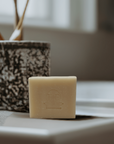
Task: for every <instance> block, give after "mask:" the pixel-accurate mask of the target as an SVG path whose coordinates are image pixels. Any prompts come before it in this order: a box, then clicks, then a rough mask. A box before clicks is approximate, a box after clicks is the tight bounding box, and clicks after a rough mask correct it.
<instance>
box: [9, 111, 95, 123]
mask: <svg viewBox="0 0 114 144" xmlns="http://www.w3.org/2000/svg"><path fill="white" fill-rule="evenodd" d="M11 116H12V117H15V118H24V119H25V118H27V119H29V118H30V116H29V113H22V112H21V113H20V112H19V113H15V112H14V113H13V114H11ZM93 118H94V117H92V116H79V115H78V116H76V117H75V118H74V119H59V118H54V119H53V118H51V119H49V118H43V120H59V121H83V120H89V119H93ZM30 119H37V118H30Z"/></svg>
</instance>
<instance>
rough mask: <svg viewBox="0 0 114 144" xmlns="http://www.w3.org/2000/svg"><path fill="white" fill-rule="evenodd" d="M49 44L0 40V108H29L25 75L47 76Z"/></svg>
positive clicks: (23, 110)
mask: <svg viewBox="0 0 114 144" xmlns="http://www.w3.org/2000/svg"><path fill="white" fill-rule="evenodd" d="M49 58H50V44H49V43H46V42H34V41H30V42H29V41H13V42H9V41H0V109H4V110H10V111H21V112H28V111H29V100H28V98H29V97H28V78H29V77H31V76H49V74H50V62H49Z"/></svg>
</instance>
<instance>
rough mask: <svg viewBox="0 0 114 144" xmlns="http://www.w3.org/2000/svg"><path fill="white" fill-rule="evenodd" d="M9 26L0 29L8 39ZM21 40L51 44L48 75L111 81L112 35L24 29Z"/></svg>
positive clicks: (113, 76)
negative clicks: (49, 73)
mask: <svg viewBox="0 0 114 144" xmlns="http://www.w3.org/2000/svg"><path fill="white" fill-rule="evenodd" d="M12 31H13V27H12V26H7V25H0V32H1V33H2V34H3V36H4V37H5V38H6V39H8V38H9V37H10V35H11V33H12ZM24 40H38V41H49V42H50V43H51V75H76V76H77V77H78V80H114V34H113V33H104V32H97V33H93V34H87V33H85V34H84V33H73V32H68V31H60V30H49V29H41V28H30V27H25V28H24Z"/></svg>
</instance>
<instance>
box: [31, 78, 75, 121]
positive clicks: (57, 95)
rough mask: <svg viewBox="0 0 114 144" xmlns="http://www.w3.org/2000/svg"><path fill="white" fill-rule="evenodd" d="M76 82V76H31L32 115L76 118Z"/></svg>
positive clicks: (37, 116) (33, 116) (35, 116)
mask: <svg viewBox="0 0 114 144" xmlns="http://www.w3.org/2000/svg"><path fill="white" fill-rule="evenodd" d="M76 82H77V78H76V77H75V76H68V77H30V78H29V109H30V117H31V118H61V119H65V118H67V119H71V118H75V108H76Z"/></svg>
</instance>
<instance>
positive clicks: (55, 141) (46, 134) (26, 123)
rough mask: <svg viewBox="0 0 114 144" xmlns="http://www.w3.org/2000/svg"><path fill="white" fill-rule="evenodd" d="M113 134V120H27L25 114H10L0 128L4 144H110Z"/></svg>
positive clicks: (113, 139)
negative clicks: (9, 143)
mask: <svg viewBox="0 0 114 144" xmlns="http://www.w3.org/2000/svg"><path fill="white" fill-rule="evenodd" d="M8 113H9V112H7V115H8ZM113 135H114V118H98V117H77V118H76V119H74V120H60V119H31V118H29V114H27V113H17V112H13V113H10V114H9V116H8V117H7V118H6V120H5V121H4V124H3V126H1V127H0V140H1V142H3V143H4V144H6V143H7V142H8V141H10V142H11V143H15V142H16V144H18V143H21V144H24V143H25V142H26V143H28V144H29V143H31V142H32V143H33V144H34V143H40V144H47V143H50V144H71V143H72V144H75V143H79V144H82V143H87V144H89V143H90V144H91V143H92V144H94V143H95V144H96V143H100V144H102V143H103V144H104V143H105V144H111V143H114V137H113Z"/></svg>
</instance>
